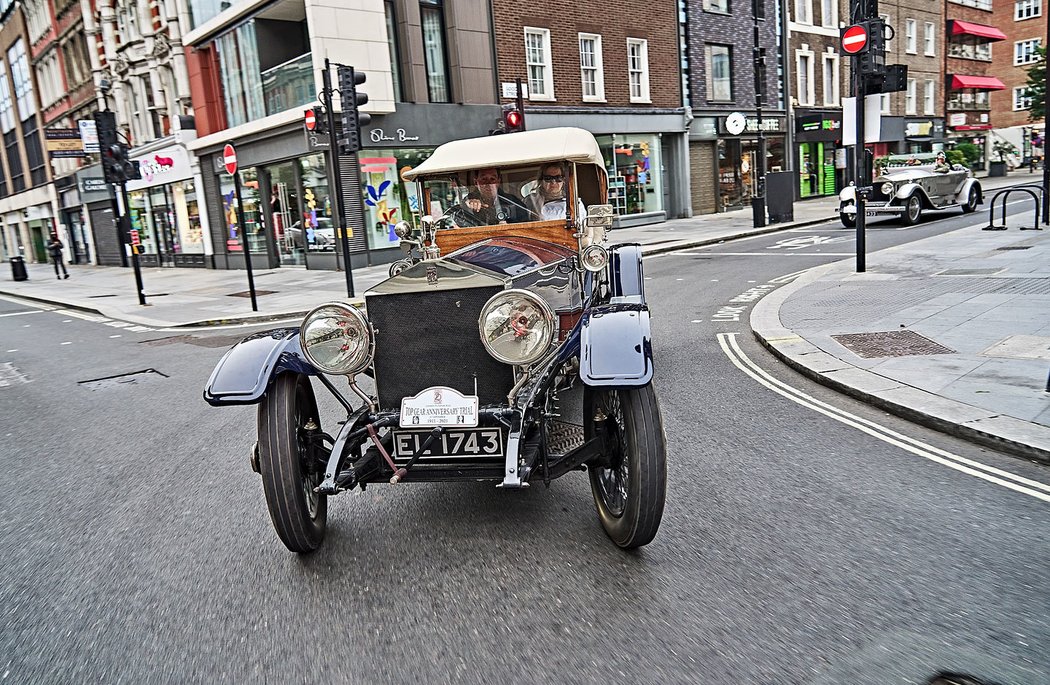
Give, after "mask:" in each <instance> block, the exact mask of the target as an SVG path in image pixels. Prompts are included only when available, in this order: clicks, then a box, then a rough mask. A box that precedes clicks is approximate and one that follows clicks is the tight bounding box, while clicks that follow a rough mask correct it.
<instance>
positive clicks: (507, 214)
mask: <svg viewBox="0 0 1050 685" xmlns="http://www.w3.org/2000/svg"><path fill="white" fill-rule="evenodd" d="M471 181H472V182H473V183H474V185H475V186H476V187H477V191H476V195H475V191H472V192H471V193H468V195H467V200H465V203H464V205H462V206H461V207H459V208H457V211H456V212H455V223H456V224H457V225H459V226H494V225H497V224H516V223H521V222H523V221H528V220H529V210H528V209H526V208H525V207H524V206H522V205H521V203H520V202H518V201H516V200H514V198H513V197H511V196H510V195H508V194H507V193H505V192H503V190H502V189H501V188H500V181H501V179H500V173H499V169H495V168H487V169H477V170H475V171H474V172H472V173H471ZM472 196H473V197H476V198H479V199H480V205H481V206H480V208H479V209H477V210H475V209H474V207H476V206H477V204H476V202H475V200H473V199H472ZM468 204H469V205H472V206H468ZM463 209H465V210H466V211H460V210H463ZM468 212H469V214H468ZM460 219H462V221H461V220H460Z"/></svg>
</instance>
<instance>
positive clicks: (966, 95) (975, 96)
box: [947, 90, 988, 110]
mask: <svg viewBox="0 0 1050 685" xmlns="http://www.w3.org/2000/svg"><path fill="white" fill-rule="evenodd" d="M947 104H948V109H949V110H965V109H976V110H987V109H988V93H987V91H983V90H978V91H974V90H956V91H952V93H951V95H949V96H948V103H947Z"/></svg>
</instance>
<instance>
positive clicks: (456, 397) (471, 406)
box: [400, 386, 478, 428]
mask: <svg viewBox="0 0 1050 685" xmlns="http://www.w3.org/2000/svg"><path fill="white" fill-rule="evenodd" d="M400 422H401V427H402V428H423V427H426V426H449V427H452V426H458V427H460V428H472V427H474V426H477V425H478V398H477V397H476V396H473V395H464V394H462V393H461V392H459V391H458V390H455V389H453V388H446V387H443V386H435V387H433V388H427V389H426V390H424V391H423V392H421V393H419V394H418V395H416V396H415V397H406V398H404V399H402V400H401V418H400Z"/></svg>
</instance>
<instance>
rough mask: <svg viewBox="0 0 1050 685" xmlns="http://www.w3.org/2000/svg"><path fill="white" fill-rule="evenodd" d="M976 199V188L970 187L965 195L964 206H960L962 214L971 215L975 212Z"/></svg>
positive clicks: (977, 194)
mask: <svg viewBox="0 0 1050 685" xmlns="http://www.w3.org/2000/svg"><path fill="white" fill-rule="evenodd" d="M978 198H979V193H978V192H977V188H976V187H974V186H970V192H969V193H967V194H966V204H964V205H963V206H962V210H963V214H972V213H973V212H976V211H977V202H978Z"/></svg>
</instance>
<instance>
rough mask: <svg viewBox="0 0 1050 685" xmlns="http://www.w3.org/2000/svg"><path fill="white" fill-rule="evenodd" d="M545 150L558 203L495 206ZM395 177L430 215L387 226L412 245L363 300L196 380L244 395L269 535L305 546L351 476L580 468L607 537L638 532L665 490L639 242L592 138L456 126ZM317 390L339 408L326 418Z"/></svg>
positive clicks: (625, 537)
mask: <svg viewBox="0 0 1050 685" xmlns="http://www.w3.org/2000/svg"><path fill="white" fill-rule="evenodd" d="M552 162H554V163H559V164H561V168H562V169H564V173H565V181H567V183H566V184H565V188H566V192H567V197H566V201H565V202H564V206H565V208H566V209H565V212H566V213H567V216H565V217H564V218H560V219H552V220H545V221H534V220H519V219H509V218H508V217H511V216H513V214H514V213H513V212H512V211H510V207H509V206H508V205H509V204H511V203H514V202H517V201H518V200H517V199H516V198H521V197H522V196H521V194H520V189H521V187H522V186H523V185H524V184H526V183H528V182H529V181H532V180H534V179H536V178H537V177H538V175H539V173H540V172H541V171H542V170H543V169H549V167H550V163H552ZM493 169H495V170H497V171H498V180H499V187H498V195H497V194H496V189H495V188H494V186H495V184H489V185H488V186H486V187H485V189H484V190H487V191H488V192H489V193H491V195H485V193H479V192H478V191H479V190H482V186H480V185H476V184H475V180H480V179H478V177H477V176H476V175H475V174H474V173H473V172H475V171H477V170H485V171H486V172H489V174H488V175H489V176H493V174H491V170H493ZM404 177H405V178H406V179H408V180H415V181H416V183H417V186H418V187H417V192H418V195H417V196H418V197H419V198H421V206H422V207H425V208H427V209H428V210H429V211H431V212H432V214H431V215H429V216H425V217H423V219H422V222H421V225H420V226H419V227H418V228H413V227H410V226H408V224H405V223H401V224H399V225H398V226H397V227H396V231H397V233H398V234H399V236H400V237H401V238H402V239H403V240H404V241H405V244H406V245H407V246H408V247H407V249H406V253H407V255H408V256H407V257H406V259H407V263H405V264H403V265H402V268H401V269H400V271H399V273H396V274H395V275H393V276H391V277H390V278H389V279H387V280H386V281H383V282H382V283H380V284H378V285H376V286H375V287H373V288H372V289H370V290H369V291H368V292H366V293H365V296H364V308H363V309H361V308H358V307H355V306H354V305H353V304H351V303H349V302H346V301H336V302H331V303H328V304H325V305H322V306H320V307H318V308H316V309H314V310H313V311H311V312H310V313H309V314H308V315H307V316H306V318H305V319H304V321H303V322H302V325H301V326H299V327H297V328H281V329H276V330H273V331H269V332H266V333H259V334H256V335H253V336H250V337H249V338H246V339H245V340H244V341H242V342H240V343H238V344H237V345H236V346H234V347H233V348H232V349H231V350H229V351H228V352H227V353H226V354H225V355H224V356H223V358H222V359H221V360H220V361H219V363H218V365H217V366H216V367H215V370H214V372H213V373H212V375H211V378H210V379H209V381H208V384H207V387H206V389H205V391H204V398H205V400H206V401H207V402H209V403H210V404H212V405H215V406H226V405H239V404H257V405H258V413H257V428H258V442H257V443H256V444H255V445H254V446H253V448H252V450H251V465H252V468H253V469H254V470H255V471H256V472H258V473H259V474H260V475H261V477H262V481H263V491H264V494H265V498H266V503H267V507H268V508H269V513H270V517H271V519H272V521H273V524H274V527H275V528H276V530H277V533H278V536H279V537H280V539H281V540H282V541H283V542H284V544H285V545H286V546H287V547H288V548H289V549H291V550H293V551H295V552H300V553H302V552H310V551H311V550H314V549H316V548H317V547H318V546H319V545H320V544H321V542H322V539H323V537H324V534H325V527H326V520H327V506H328V498H329V497H330V496H333V495H336V494H339V493H342V492H345V491H347V490H351V489H353V488H355V487H360V488H361V489H362V490H363V489H364V488H365V486H366V485H370V484H373V483H394V484H402V485H403V484H407V483H412V482H424V481H486V482H490V483H493V484H495V485H496V487H501V488H504V489H520V488H526V487H528V486H530V485H534V484H538V483H543V484H549V483H550V481H552V480H554V479H556V478H560V477H562V476H564V475H566V474H568V473H571V472H574V471H586V473H587V475H588V478H589V481H590V486H591V491H592V494H593V498H594V501H595V505H596V507H597V511H598V518H599V520H600V521H601V524H602V526H603V527H604V529H605V531H606V533H607V534H608V536H609V537H610V538H611V539H612V541H613V542H614V543H615V544H617V545H619V546H620V547H623V548H633V547H638V546H641V545H645V544H647V543H649V542H650V541H651V540H652V539H653V537H654V536H655V535H656V532H657V529H658V527H659V525H660V520H661V517H662V513H663V508H664V498H665V490H666V446H665V439H664V431H663V422H662V419H661V414H660V407H659V402H658V400H657V394H656V391H655V389H654V387H653V384H652V379H653V364H654V360H653V350H652V342H651V338H650V327H649V307H648V305H647V304H646V299H645V292H644V288H643V276H642V257H641V252H640V249H639V247H638V246H637V245H613V246H608V245H607V244H606V241H605V238H606V229H607V228H608V227H609V226H611V224H612V221H613V211H612V206H611V205H608V204H607V203H606V202H607V188H608V180H607V177H606V172H605V167H604V162H603V159H602V154H601V150H600V149H599V148H598V145H597V143H596V142H595V140H594V138H593V136H591V134H590V133H588V132H586V131H583V130H581V129H575V128H560V129H547V130H540V131H529V132H523V133H514V134H507V135H500V136H498V137H496V136H493V137H489V138H479V139H471V140H461V141H456V142H452V143H448V144H446V145H443V146H441V147H439V148H438V149H437V150H435V152H434V154H433V155H432V156H431V157H430V158H429V159H428V160H427V161H425V162H424V163H422V164H420V165H419V166H418V167H416V168H415V169H412V170H411V171H408V172H405V173H404ZM468 195H473V197H468ZM478 197H489V200H488V202H493V203H495V204H497V205H500V207H501V208H500V209H499V211H498V212H493V213H492V215H493V216H497V217H498V219H499V222H498V223H493V224H491V225H481V226H472V227H469V228H456V227H451V226H456V225H457V223H456V222H451V223H450V222H447V221H442V220H441V218H440V215H445V214H449V213H450V212H461V211H463V207H464V206H466V205H465V204H463V203H462V202H461V200H463V201H464V202H465V201H466V200H468V199H469V200H471V201H475V200H477V198H478ZM496 197H498V198H499V200H495V198H496ZM577 200H579V201H582V203H583V205H585V206H586V215H585V216H584V215H581V213H580V211H579V210H578V209H576V211H573V208H578V207H580V204H579V203H578V202H577ZM442 203H445V205H446V206H442ZM474 206H477V205H476V204H475V205H474ZM533 218H534V217H533ZM515 221H518V222H517V223H515ZM340 376H342V377H345V378H346V379H347V381H348V382H349V389H350V391H351V393H352V395H353V398H352V399H353V400H354V401H355V402H352V401H351V399H348V398H346V397H345V396H344V394H343V392H342V391H341V390H340V389H339V388H338V387H337V385H336V382H337V381H338V379H339V377H340ZM319 387H320V388H323V389H324V390H325V391H326V392H330V393H331V394H332V395H334V396H335V398H336V400H338V402H339V403H340V404H341V405H342V407H343V408H344V409H345V413H344V414H343V415H342V416H340V417H336V418H338V419H342V420H338V421H337V420H334V419H331V418H322V416H321V415H320V412H319V410H318V402H317V401H316V399H315V394H314V393H315V390H318V388H319ZM325 426H332V427H333V428H330V429H328V430H329V431H330V432H326V430H325Z"/></svg>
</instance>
